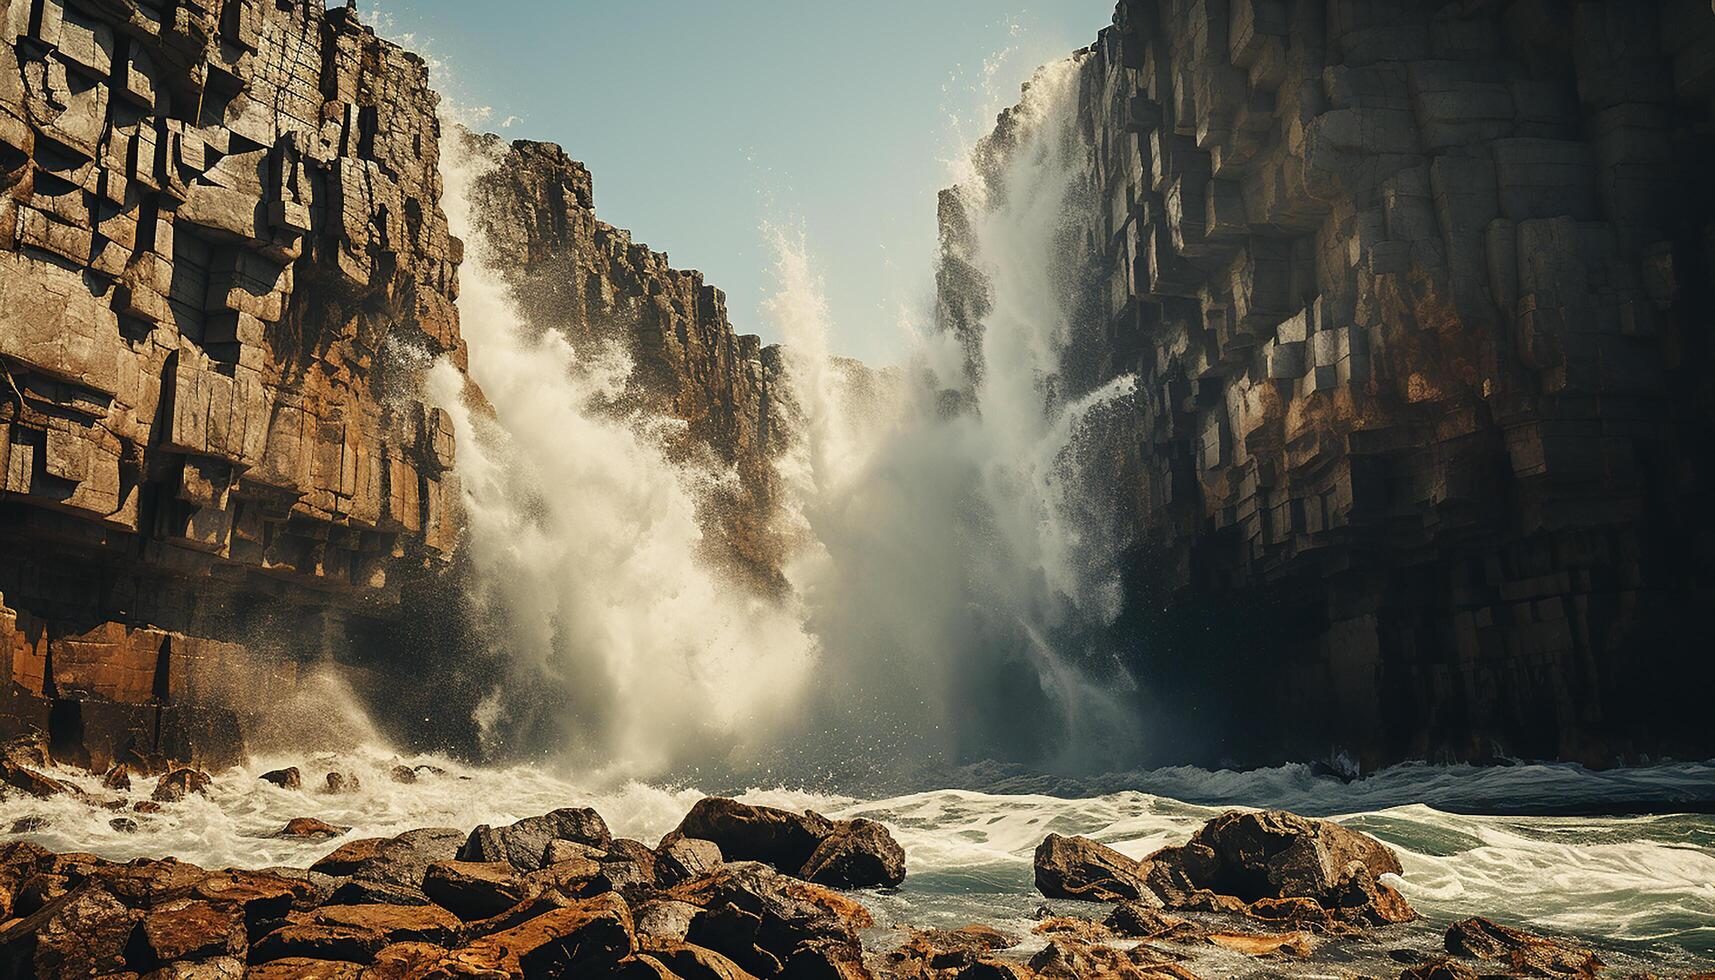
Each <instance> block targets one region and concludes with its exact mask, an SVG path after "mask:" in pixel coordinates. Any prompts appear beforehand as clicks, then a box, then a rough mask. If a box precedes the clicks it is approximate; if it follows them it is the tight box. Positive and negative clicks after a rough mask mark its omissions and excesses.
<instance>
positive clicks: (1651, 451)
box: [941, 0, 1715, 764]
mask: <svg viewBox="0 0 1715 980" xmlns="http://www.w3.org/2000/svg"><path fill="white" fill-rule="evenodd" d="M1080 70H1081V95H1080V99H1079V106H1078V109H1077V113H1078V118H1077V127H1078V138H1079V139H1080V140H1082V141H1083V143H1084V144H1085V145H1086V147H1087V150H1088V161H1089V177H1088V181H1087V185H1086V187H1085V190H1086V191H1087V200H1088V206H1087V207H1084V208H1082V209H1080V211H1081V213H1080V214H1079V215H1078V216H1077V217H1076V218H1075V219H1074V225H1075V227H1076V229H1077V230H1078V231H1080V232H1081V233H1082V234H1081V236H1079V237H1081V238H1082V240H1083V245H1082V249H1081V252H1082V263H1083V267H1084V269H1085V270H1086V271H1087V272H1088V279H1089V286H1088V289H1087V290H1086V291H1085V292H1084V293H1082V294H1081V295H1078V296H1075V297H1069V298H1068V300H1067V301H1068V303H1071V304H1074V305H1077V306H1079V307H1080V308H1081V309H1083V310H1085V311H1086V313H1087V315H1085V316H1083V317H1081V319H1080V323H1079V325H1078V330H1077V332H1076V335H1075V336H1074V338H1073V341H1072V343H1071V345H1070V347H1069V354H1068V355H1067V359H1066V363H1065V365H1064V377H1063V378H1062V379H1060V380H1061V382H1062V384H1063V385H1064V387H1065V388H1066V389H1067V390H1071V391H1076V390H1079V389H1085V388H1089V387H1092V386H1094V385H1095V384H1097V383H1099V382H1101V381H1103V380H1105V379H1107V378H1111V377H1116V376H1120V375H1124V374H1128V373H1131V374H1135V375H1136V376H1137V378H1138V382H1139V383H1138V388H1137V391H1138V394H1137V398H1136V405H1135V407H1136V418H1135V437H1134V439H1133V441H1132V444H1131V445H1127V446H1123V447H1120V449H1121V451H1122V452H1123V455H1124V456H1126V457H1127V458H1126V461H1125V463H1124V464H1123V465H1122V466H1120V467H1118V468H1117V470H1116V472H1115V473H1114V481H1115V483H1116V484H1117V485H1118V487H1119V493H1120V494H1121V495H1122V496H1123V497H1124V498H1125V499H1126V501H1127V503H1128V504H1129V507H1130V510H1131V515H1132V516H1131V518H1130V520H1129V522H1128V525H1129V526H1128V530H1129V533H1131V535H1132V536H1133V538H1134V548H1133V553H1132V562H1131V567H1130V569H1129V574H1130V588H1129V592H1130V595H1131V597H1132V600H1133V601H1132V603H1131V610H1132V611H1131V613H1130V615H1129V617H1128V619H1127V620H1126V621H1125V623H1124V624H1123V629H1125V630H1127V631H1129V632H1128V633H1127V635H1126V639H1125V642H1126V644H1127V645H1128V646H1129V648H1130V650H1131V653H1132V656H1133V657H1134V658H1135V659H1136V661H1137V662H1138V664H1139V667H1138V670H1137V673H1138V674H1139V675H1140V676H1143V677H1146V678H1148V679H1149V685H1150V687H1151V691H1152V693H1153V694H1155V695H1156V696H1157V701H1158V702H1159V703H1158V704H1156V705H1155V706H1154V710H1153V711H1152V715H1153V716H1154V717H1156V718H1158V719H1159V720H1160V722H1161V725H1160V729H1159V730H1158V731H1157V732H1156V733H1155V735H1154V740H1155V742H1154V744H1157V745H1158V746H1161V747H1163V748H1162V751H1163V753H1164V754H1166V755H1170V756H1174V757H1176V758H1185V757H1188V756H1190V757H1197V756H1202V757H1206V758H1209V759H1220V758H1223V757H1224V758H1228V759H1240V760H1249V761H1267V760H1270V759H1278V758H1282V757H1293V756H1297V757H1303V756H1304V755H1307V754H1320V753H1323V752H1327V751H1328V750H1330V749H1332V748H1350V749H1353V750H1355V751H1356V752H1357V754H1358V755H1359V756H1360V758H1361V759H1362V760H1363V761H1364V762H1366V763H1375V762H1381V761H1387V760H1393V759H1399V758H1406V757H1441V758H1482V757H1488V756H1492V755H1494V754H1497V753H1501V754H1516V755H1525V756H1535V757H1562V758H1572V759H1578V760H1581V761H1588V762H1593V763H1600V764H1607V763H1612V762H1614V761H1616V760H1617V759H1619V758H1622V757H1628V756H1629V757H1636V755H1637V754H1639V753H1657V752H1662V751H1668V752H1675V751H1678V752H1693V753H1694V752H1706V751H1707V750H1708V749H1709V748H1710V747H1711V743H1710V732H1709V730H1708V727H1707V725H1703V724H1700V723H1699V722H1698V721H1697V720H1696V719H1697V718H1699V717H1700V716H1701V711H1702V709H1701V708H1700V707H1699V706H1698V705H1696V704H1695V703H1693V702H1694V698H1695V696H1694V695H1690V694H1688V693H1684V692H1690V691H1694V690H1701V689H1707V684H1708V682H1709V679H1710V671H1711V665H1710V662H1709V659H1708V658H1707V657H1704V656H1702V655H1701V653H1699V652H1696V651H1697V650H1699V649H1700V648H1701V646H1702V644H1700V643H1698V642H1695V641H1694V639H1693V638H1695V637H1697V636H1699V635H1700V633H1701V629H1700V628H1698V626H1697V620H1698V619H1699V613H1700V610H1702V609H1705V608H1707V607H1708V605H1709V600H1710V597H1711V576H1710V569H1709V563H1708V557H1707V556H1708V555H1709V554H1710V553H1711V546H1712V544H1715V542H1712V540H1711V537H1710V533H1709V522H1708V521H1707V520H1706V519H1705V517H1704V503H1703V502H1704V500H1706V498H1707V488H1708V486H1709V480H1710V476H1711V474H1710V472H1709V459H1710V457H1709V454H1708V452H1707V435H1706V433H1707V431H1708V427H1709V425H1710V423H1711V417H1710V414H1711V413H1710V405H1711V400H1710V393H1711V389H1710V385H1709V380H1708V379H1709V374H1708V372H1707V371H1706V370H1704V369H1703V368H1702V365H1703V364H1704V363H1706V361H1707V358H1708V352H1709V348H1708V344H1707V339H1706V338H1707V334H1708V326H1709V323H1710V317H1711V312H1712V307H1711V302H1710V299H1711V298H1710V293H1709V290H1708V288H1707V282H1706V281H1707V280H1708V279H1709V278H1710V274H1711V271H1712V269H1715V208H1712V207H1711V198H1710V191H1709V188H1708V180H1707V174H1708V173H1710V172H1711V170H1712V168H1715V142H1712V133H1715V130H1712V123H1715V114H1712V112H1711V109H1712V105H1715V101H1712V100H1715V13H1712V12H1711V9H1710V7H1709V5H1708V4H1705V3H1702V2H1701V0H1668V2H1662V3H1650V4H1636V3H1629V2H1620V0H1575V2H1556V0H1509V2H1501V0H1497V2H1485V3H1437V2H1429V0H1372V2H1366V3H1343V2H1341V3H1318V2H1292V0H1124V2H1121V3H1120V4H1119V5H1118V9H1117V11H1116V14H1115V19H1114V26H1112V27H1111V28H1109V29H1107V30H1106V31H1104V32H1103V33H1102V35H1101V38H1100V40H1099V41H1098V43H1097V44H1096V45H1095V46H1094V47H1093V48H1092V49H1091V50H1090V51H1088V52H1086V53H1085V54H1084V55H1083V56H1082V62H1081V69H1080ZM1009 125H1012V123H1010V122H1009V120H1007V119H1006V118H1003V120H1002V128H1001V131H1000V132H999V133H998V134H997V137H996V138H995V143H996V145H997V146H998V147H999V148H1000V152H1004V148H1005V143H1006V140H1005V136H1006V130H1007V127H1008V126H1009ZM942 224H943V239H944V242H946V246H945V251H946V259H945V261H944V263H943V274H942V277H941V284H942V303H941V306H942V309H943V313H944V320H946V321H947V323H948V326H949V327H950V328H952V329H959V330H965V331H969V330H973V329H980V311H981V309H982V284H981V282H980V277H973V276H971V275H969V274H968V270H967V269H965V268H964V267H963V266H961V264H960V261H961V259H962V258H963V257H964V254H965V249H964V245H963V242H964V235H963V231H962V229H963V216H962V215H961V214H960V213H959V210H958V206H957V198H956V197H952V196H949V197H948V198H945V199H944V201H943V221H942ZM1210 610H1220V613H1219V614H1218V615H1216V614H1214V613H1212V612H1210Z"/></svg>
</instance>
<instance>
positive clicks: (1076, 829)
mask: <svg viewBox="0 0 1715 980" xmlns="http://www.w3.org/2000/svg"><path fill="white" fill-rule="evenodd" d="M401 762H404V763H409V764H418V763H428V764H433V765H436V766H439V767H441V768H444V769H445V770H446V772H445V773H444V774H441V775H431V776H427V777H425V778H424V779H423V780H422V781H421V782H418V783H414V784H400V783H395V782H393V781H392V780H391V778H390V777H389V771H390V770H391V769H392V767H393V766H394V765H397V764H399V763H401ZM287 764H293V765H298V766H299V767H300V768H302V769H303V771H304V772H305V776H306V778H305V781H304V782H305V786H306V787H307V788H306V789H304V790H286V789H279V788H277V787H274V786H273V785H271V784H268V783H264V782H262V781H260V780H259V779H257V778H256V777H257V775H258V774H259V773H260V772H263V771H266V770H267V769H268V768H272V767H276V766H283V765H287ZM330 769H340V770H342V771H345V772H355V773H356V774H357V775H358V776H359V777H360V779H361V782H362V787H361V789H360V790H359V791H357V792H354V793H347V794H342V795H330V794H327V793H323V792H318V791H316V790H315V789H314V788H313V787H315V786H316V785H317V784H318V783H319V782H320V780H319V775H320V774H321V773H323V772H325V771H327V770H330ZM55 775H56V776H57V777H59V778H64V779H68V780H70V781H72V782H76V783H78V784H79V785H81V786H82V787H83V788H84V789H86V790H87V791H88V792H90V793H91V794H92V795H93V796H95V797H97V798H115V797H116V796H119V795H123V794H114V793H112V792H111V791H107V790H103V789H102V788H101V786H100V782H99V780H98V779H96V778H94V777H92V776H89V775H87V774H79V773H77V772H73V771H63V772H56V773H55ZM967 776H969V777H970V779H969V780H968V781H971V782H975V781H977V776H976V774H974V773H967ZM1004 778H1005V780H1006V783H1007V784H1006V785H1001V786H998V787H996V789H997V790H998V791H980V790H975V789H936V790H929V791H924V792H916V793H909V794H905V795H899V796H893V797H889V798H883V799H859V798H853V797H850V796H842V795H832V794H824V793H815V792H808V791H801V790H792V789H786V788H771V789H752V790H749V791H746V792H743V793H740V794H738V795H739V796H740V798H742V799H745V800H747V801H749V802H753V803H764V804H771V805H776V806H787V807H794V808H803V807H811V808H815V809H817V810H820V811H822V812H824V813H827V814H829V815H832V816H839V817H851V816H867V817H871V818H874V819H877V820H881V821H884V822H885V823H887V824H888V826H889V827H890V828H891V829H892V831H893V833H894V834H895V836H897V837H898V838H899V840H900V842H901V843H902V844H903V845H904V847H905V850H906V854H907V866H908V869H909V874H908V877H907V878H906V881H905V885H904V887H903V888H901V889H900V890H898V891H896V892H885V893H884V892H869V893H863V894H861V896H860V897H861V898H862V899H863V900H864V901H865V903H866V904H868V905H869V906H870V908H871V909H872V911H874V912H875V913H876V916H877V919H878V921H879V923H880V924H881V926H882V927H884V928H883V931H884V932H885V931H886V927H888V926H891V925H895V924H911V925H917V926H924V925H941V926H949V927H951V926H959V925H964V924H967V923H970V922H990V923H994V924H997V925H1001V926H1003V927H1008V928H1011V929H1013V930H1015V931H1017V932H1020V933H1025V932H1028V920H1030V919H1031V918H1032V917H1033V915H1034V913H1035V910H1036V909H1037V908H1038V906H1040V905H1042V904H1043V901H1042V899H1041V897H1040V896H1039V895H1037V894H1036V893H1035V890H1034V887H1033V885H1032V880H1031V863H1030V862H1031V854H1032V852H1033V851H1034V849H1035V847H1036V845H1037V844H1038V843H1040V842H1041V840H1042V838H1043V836H1044V835H1046V834H1048V833H1050V832H1054V833H1061V834H1084V835H1087V836H1090V837H1093V838H1096V839H1098V840H1101V841H1104V842H1106V843H1108V844H1110V845H1112V846H1114V847H1116V848H1118V849H1119V850H1121V851H1123V852H1125V853H1127V854H1131V855H1134V856H1142V855H1144V854H1146V853H1148V852H1149V851H1151V850H1154V849H1155V848H1157V847H1161V846H1163V845H1166V844H1173V843H1179V842H1182V841H1183V840H1184V839H1185V838H1186V837H1188V836H1189V835H1190V834H1191V833H1192V832H1193V831H1195V830H1196V828H1197V827H1199V826H1201V825H1202V823H1203V822H1204V821H1205V820H1207V819H1208V818H1209V817H1210V816H1212V815H1214V814H1216V813H1218V812H1220V811H1221V810H1222V809H1223V808H1224V807H1226V806H1228V805H1238V804H1245V805H1260V806H1285V807H1290V808H1292V809H1295V810H1298V811H1300V812H1305V813H1313V814H1322V815H1329V816H1335V817H1337V818H1338V819H1339V820H1340V821H1341V822H1342V823H1345V824H1347V825H1348V826H1352V827H1355V828H1358V829H1362V830H1364V831H1367V832H1369V833H1371V834H1374V835H1376V836H1377V837H1380V838H1381V839H1383V840H1385V841H1387V842H1388V843H1390V844H1392V845H1393V846H1394V847H1395V848H1396V849H1397V850H1398V851H1399V853H1400V856H1401V860H1402V862H1403V864H1404V866H1405V874H1404V876H1403V878H1402V879H1401V880H1400V882H1398V884H1399V887H1400V889H1401V890H1402V891H1403V892H1404V894H1405V895H1406V897H1407V898H1408V899H1409V900H1410V901H1411V903H1412V905H1413V906H1414V907H1416V908H1417V909H1418V911H1419V912H1421V913H1422V914H1423V915H1424V916H1425V917H1426V918H1427V919H1428V920H1429V924H1430V925H1437V926H1438V925H1444V924H1445V923H1447V922H1450V921H1452V920H1453V919H1456V918H1462V917H1465V916H1469V915H1473V914H1485V915H1489V916H1491V917H1493V918H1496V919H1498V920H1500V921H1503V922H1510V923H1514V924H1519V925H1526V926H1530V927H1533V928H1537V929H1543V930H1549V931H1553V932H1559V933H1563V934H1570V935H1574V936H1579V937H1582V938H1584V939H1587V940H1589V941H1590V942H1592V943H1595V944H1597V945H1599V946H1601V947H1602V948H1604V949H1607V950H1609V951H1610V952H1612V953H1614V954H1617V955H1619V956H1622V957H1626V956H1633V957H1641V958H1643V959H1644V960H1646V961H1648V962H1655V963H1659V964H1660V965H1661V966H1662V968H1664V969H1665V968H1683V967H1687V966H1690V965H1693V964H1698V963H1703V964H1715V817H1711V816H1708V815H1689V814H1673V815H1655V816H1611V817H1609V816H1604V817H1574V816H1493V815H1478V814H1471V815H1466V814H1458V813H1454V812H1450V811H1451V810H1457V809H1465V808H1468V807H1469V806H1471V805H1473V804H1476V805H1485V804H1486V803H1488V802H1490V801H1492V800H1494V799H1495V798H1496V794H1498V793H1499V792H1501V791H1502V790H1504V791H1505V793H1506V794H1507V799H1508V800H1509V801H1510V805H1511V806H1513V807H1515V808H1520V809H1527V808H1536V809H1541V810H1552V811H1560V810H1566V809H1569V808H1584V809H1587V810H1594V811H1613V810H1623V809H1627V808H1630V809H1651V808H1660V807H1663V806H1675V805H1677V806H1682V807H1686V808H1693V807H1695V808H1703V809H1707V808H1708V807H1709V805H1710V804H1711V803H1715V792H1712V787H1715V763H1709V764H1681V765H1667V766H1657V767H1652V768H1648V769H1633V770H1622V771H1614V772H1591V771H1588V770H1585V769H1582V768H1580V767H1577V766H1565V765H1555V766H1521V767H1512V768H1508V769H1472V768H1468V767H1453V768H1441V767H1429V766H1404V767H1398V768H1396V769H1391V770H1387V771H1384V772H1383V773H1380V774H1378V775H1376V776H1373V777H1370V778H1368V779H1364V780H1359V781H1356V782H1352V783H1342V782H1340V781H1338V780H1335V779H1332V778H1328V777H1322V776H1316V775H1313V774H1312V773H1311V772H1310V770H1309V768H1308V767H1304V766H1288V767H1282V768H1278V769H1268V770H1259V771H1254V772H1242V773H1241V772H1206V771H1202V770H1191V769H1171V770H1158V771H1152V772H1141V773H1132V774H1129V775H1123V776H1121V775H1116V776H1111V777H1105V778H1106V779H1107V780H1108V781H1109V782H1111V783H1112V784H1113V787H1114V788H1113V789H1112V790H1111V791H1108V792H1101V793H1099V794H1096V795H1089V796H1064V795H1051V794H1048V793H1034V792H1023V791H1020V786H1019V785H1018V784H1019V782H1020V781H1021V780H1023V779H1024V778H1025V777H1021V776H1018V775H1016V774H1013V775H1011V776H1008V777H1004ZM1125 784H1129V785H1130V786H1132V787H1133V788H1129V789H1119V788H1118V787H1119V786H1120V785H1125ZM151 785H152V784H151V783H150V782H148V781H145V780H138V781H137V784H136V786H135V787H134V789H133V790H132V791H131V792H130V793H129V794H128V795H124V796H125V798H126V799H128V800H141V799H146V798H147V797H148V793H149V790H150V787H151ZM1045 785H1046V784H1045ZM1068 788H1069V787H1068V786H1066V785H1065V784H1060V785H1058V786H1057V787H1056V789H1057V790H1059V791H1064V790H1066V789H1068ZM1167 790H1171V792H1172V793H1173V794H1174V795H1166V792H1165V791H1167ZM702 795H703V793H702V792H701V790H699V789H697V788H694V787H691V786H679V787H665V786H659V785H650V784H646V783H641V782H629V783H622V784H615V785H611V786H608V787H606V788H591V787H589V786H584V785H580V783H579V781H578V780H577V779H576V778H565V777H562V776H560V775H557V774H555V773H553V772H550V771H549V770H547V769H545V768H542V767H534V766H526V767H516V768H507V769H487V768H470V767H466V766H462V765H460V764H458V763H456V762H453V761H450V760H447V759H442V758H433V757H417V758H399V757H397V756H394V755H392V754H390V753H387V752H385V751H382V750H380V749H376V748H369V749H360V750H355V751H353V752H349V753H342V754H340V755H337V756H336V755H326V756H320V757H317V756H313V755H291V756H276V757H263V758H257V759H255V760H254V761H253V762H252V763H251V764H250V765H249V766H247V767H245V768H242V769H233V770H230V771H228V772H225V773H221V774H218V775H217V776H216V778H215V781H214V783H213V785H212V786H211V787H210V791H209V794H208V796H207V797H206V798H202V797H191V798H190V799H187V800H185V801H184V802H182V803H178V804H171V805H169V806H167V807H166V808H165V810H164V811H163V812H162V813H159V814H153V815H138V816H137V821H138V824H139V828H138V830H137V831H136V832H135V833H122V832H119V831H117V830H114V829H113V828H112V827H110V826H109V824H108V821H109V820H110V819H111V818H112V816H113V814H112V813H111V812H110V811H108V810H104V809H94V808H91V807H89V806H88V805H87V804H85V803H82V802H78V801H75V800H72V799H69V798H64V797H61V798H56V799H49V800H31V799H23V798H16V797H14V798H11V799H8V800H6V801H5V802H3V803H0V825H4V826H10V825H11V824H12V823H13V822H14V821H17V820H19V819H22V818H25V817H41V818H44V819H45V820H46V821H47V823H46V825H45V826H43V827H41V828H40V829H37V830H34V831H31V832H29V833H26V834H23V835H21V836H22V837H23V838H24V839H28V840H33V841H35V842H37V843H40V844H42V845H44V846H46V847H49V848H55V849H61V850H87V851H93V852H95V853H97V854H100V855H103V856H105V857H109V858H114V859H129V858H133V857H143V856H151V857H153V856H159V855H162V854H173V855H177V856H179V857H181V858H182V859H184V860H187V861H192V862H196V863H199V864H203V865H208V866H225V865H234V866H247V867H268V866H274V865H291V866H304V865H307V864H309V863H311V862H312V861H314V860H315V859H316V858H318V857H320V856H321V855H323V854H325V853H327V852H328V851H330V850H332V849H333V848H334V847H335V846H337V844H338V843H339V841H319V842H305V841H292V840H282V839H278V838H274V837H272V836H271V835H272V834H274V833H275V832H276V831H278V830H279V829H280V828H281V827H282V826H283V825H284V824H285V822H286V821H287V820H288V819H290V818H293V817H298V816H315V817H319V818H321V819H324V820H327V821H328V822H330V823H334V824H337V825H342V826H350V828H351V829H350V831H349V832H348V833H347V834H346V836H345V837H344V838H342V840H350V839H355V838H359V837H368V836H378V835H387V834H393V833H398V832H400V831H403V830H406V829H410V828H413V827H422V826H450V827H457V828H460V829H466V828H469V827H471V826H474V825H475V824H478V823H503V822H507V821H510V820H513V819H516V818H519V817H524V816H530V815H534V814H538V813H543V812H546V811H547V810H550V809H553V808H556V807H562V806H572V805H580V806H592V807H594V808H596V810H598V811H599V812H600V813H601V814H602V815H603V816H604V817H605V818H606V819H607V821H608V822H609V824H610V825H611V826H612V829H613V830H614V832H615V833H616V834H620V835H623V836H630V837H635V838H639V839H642V840H645V841H647V842H649V843H651V844H653V843H654V842H655V840H656V839H658V838H659V837H660V835H662V834H663V833H665V832H666V831H668V830H670V829H672V827H673V826H674V825H675V824H676V823H677V822H678V820H679V818H680V817H682V816H683V815H684V813H685V811H686V810H688V809H689V808H690V806H691V804H692V803H694V802H695V801H696V800H697V799H698V798H699V797H700V796H702ZM1187 800H1195V801H1198V802H1186V801H1187ZM1424 800H1427V801H1429V802H1427V803H1426V802H1413V801H1424ZM1052 904H1053V905H1055V906H1056V907H1064V908H1067V909H1068V910H1070V911H1074V912H1076V911H1083V912H1085V913H1086V914H1089V913H1094V912H1096V911H1097V910H1096V909H1095V908H1094V907H1091V908H1087V909H1079V908H1077V904H1078V903H1052Z"/></svg>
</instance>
